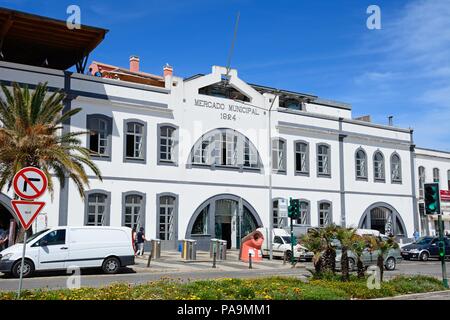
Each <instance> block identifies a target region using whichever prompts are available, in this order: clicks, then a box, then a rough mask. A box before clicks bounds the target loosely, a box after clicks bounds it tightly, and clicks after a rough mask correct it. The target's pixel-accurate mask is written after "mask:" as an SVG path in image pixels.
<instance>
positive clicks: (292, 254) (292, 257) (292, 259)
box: [291, 217, 294, 265]
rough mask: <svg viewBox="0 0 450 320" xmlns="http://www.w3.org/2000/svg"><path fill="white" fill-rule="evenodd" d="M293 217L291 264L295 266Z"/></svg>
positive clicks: (292, 227) (292, 225)
mask: <svg viewBox="0 0 450 320" xmlns="http://www.w3.org/2000/svg"><path fill="white" fill-rule="evenodd" d="M293 220H294V219H292V217H291V264H292V265H294V224H293V222H292V221H293Z"/></svg>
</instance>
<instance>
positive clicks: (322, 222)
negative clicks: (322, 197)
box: [319, 203, 331, 227]
mask: <svg viewBox="0 0 450 320" xmlns="http://www.w3.org/2000/svg"><path fill="white" fill-rule="evenodd" d="M330 208H331V206H330V204H328V203H321V204H319V226H320V227H324V226H327V225H329V224H331V214H330Z"/></svg>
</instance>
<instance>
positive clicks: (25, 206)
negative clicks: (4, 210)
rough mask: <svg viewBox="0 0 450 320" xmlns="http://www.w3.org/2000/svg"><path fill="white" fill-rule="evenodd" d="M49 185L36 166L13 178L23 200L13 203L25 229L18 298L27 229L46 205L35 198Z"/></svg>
mask: <svg viewBox="0 0 450 320" xmlns="http://www.w3.org/2000/svg"><path fill="white" fill-rule="evenodd" d="M47 185H48V181H47V176H46V175H45V173H44V172H43V171H42V170H40V169H38V168H34V167H27V168H23V169H22V170H20V171H19V172H17V173H16V175H15V176H14V179H13V188H14V192H15V194H16V195H17V196H18V197H20V198H21V199H22V200H11V204H12V207H13V209H14V212H15V213H16V215H17V217H18V218H19V221H20V224H21V225H22V228H23V229H24V231H25V233H24V237H23V250H22V263H21V265H20V281H19V290H18V291H17V298H20V292H21V291H22V279H23V265H24V262H25V249H26V243H27V230H28V229H29V228H30V226H31V224H32V223H33V221H34V220H35V219H36V217H37V216H38V215H39V212H41V210H42V208H43V207H44V206H45V202H40V201H33V200H35V199H37V198H39V197H41V196H42V195H43V194H44V193H45V190H47Z"/></svg>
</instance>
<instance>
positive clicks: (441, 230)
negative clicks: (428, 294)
mask: <svg viewBox="0 0 450 320" xmlns="http://www.w3.org/2000/svg"><path fill="white" fill-rule="evenodd" d="M438 224H439V242H440V245H441V246H443V250H444V254H441V255H440V256H441V257H440V258H441V266H442V282H443V284H444V287H446V288H448V279H447V268H446V266H445V254H446V252H445V249H446V248H445V242H444V228H443V223H442V214H439V215H438Z"/></svg>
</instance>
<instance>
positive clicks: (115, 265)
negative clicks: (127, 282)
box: [102, 257, 120, 274]
mask: <svg viewBox="0 0 450 320" xmlns="http://www.w3.org/2000/svg"><path fill="white" fill-rule="evenodd" d="M119 268H120V261H119V259H117V258H115V257H109V258H106V259H105V261H103V264H102V270H103V272H104V273H107V274H114V273H117V271H119Z"/></svg>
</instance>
